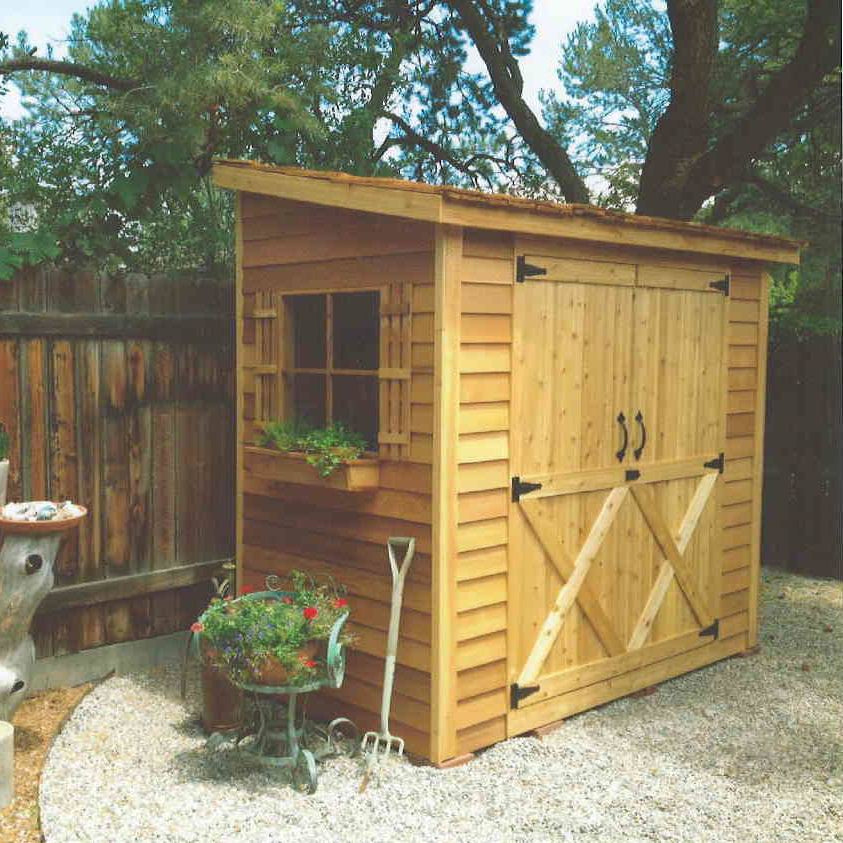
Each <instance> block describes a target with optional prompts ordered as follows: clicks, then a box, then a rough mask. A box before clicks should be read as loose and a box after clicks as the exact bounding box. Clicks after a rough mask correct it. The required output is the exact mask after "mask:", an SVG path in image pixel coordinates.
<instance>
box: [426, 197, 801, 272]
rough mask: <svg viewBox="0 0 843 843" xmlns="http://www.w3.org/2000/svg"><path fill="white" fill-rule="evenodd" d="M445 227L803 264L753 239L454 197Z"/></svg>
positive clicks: (445, 210)
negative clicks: (480, 203)
mask: <svg viewBox="0 0 843 843" xmlns="http://www.w3.org/2000/svg"><path fill="white" fill-rule="evenodd" d="M442 222H443V223H446V224H451V225H462V226H465V227H467V228H486V229H495V230H498V231H510V232H514V233H518V234H532V235H537V236H540V237H566V238H569V239H572V240H584V241H590V242H593V243H612V244H616V245H618V246H644V247H648V248H654V249H669V250H671V251H678V252H696V253H697V254H711V255H722V256H727V257H735V258H743V259H745V260H755V261H765V262H773V263H785V264H798V263H799V247H798V246H793V247H789V246H786V245H784V244H782V245H780V246H778V245H764V244H762V243H757V242H753V241H751V240H736V239H734V238H730V237H718V236H717V235H716V234H712V233H711V232H710V231H701V232H699V233H697V232H695V231H693V230H692V229H688V230H686V231H660V230H656V229H646V228H641V227H638V226H633V225H625V224H624V223H622V222H610V221H607V222H605V223H604V222H597V221H595V220H590V219H588V218H586V217H577V216H558V217H554V216H553V215H551V214H539V213H533V212H529V211H524V210H520V209H517V208H491V207H489V206H483V207H480V206H473V205H472V204H471V203H468V202H459V201H456V200H454V199H453V198H452V197H447V198H446V200H445V203H444V204H443V206H442Z"/></svg>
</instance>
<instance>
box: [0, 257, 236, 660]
mask: <svg viewBox="0 0 843 843" xmlns="http://www.w3.org/2000/svg"><path fill="white" fill-rule="evenodd" d="M232 309H233V293H232V285H231V284H230V283H223V282H219V281H215V280H213V279H208V278H200V277H196V276H190V277H184V278H172V277H156V276H152V277H147V276H145V275H137V274H129V275H121V274H109V275H106V274H102V273H96V272H90V271H85V272H71V271H67V270H57V269H37V270H30V271H26V272H22V273H20V274H19V275H18V276H17V277H16V278H15V279H14V280H13V281H12V282H2V281H0V421H3V422H4V423H5V424H6V427H7V428H8V430H9V433H10V434H11V441H12V453H11V473H10V489H9V499H10V500H14V499H21V498H24V499H43V498H51V499H57V500H59V499H65V498H71V499H72V500H74V501H77V502H79V503H82V504H84V505H85V506H87V507H88V509H89V513H90V514H89V517H88V519H87V520H86V522H85V523H84V525H83V526H82V528H81V529H80V531H79V533H78V535H74V536H72V537H71V538H70V539H69V540H68V541H67V542H66V544H65V546H64V548H63V550H62V552H61V555H60V557H59V561H58V562H57V572H56V573H57V577H56V588H55V589H54V590H53V591H52V592H51V593H50V594H49V595H48V597H47V599H46V600H45V601H44V603H43V604H42V609H41V611H40V612H39V615H38V617H37V619H36V630H35V638H36V644H37V647H38V653H39V656H45V655H60V654H62V653H66V652H74V651H77V650H82V649H87V648H91V647H96V646H99V645H102V644H111V643H117V642H122V641H129V640H135V639H140V638H145V637H149V636H152V635H161V634H165V633H169V632H173V631H176V630H179V629H184V628H185V627H186V626H187V625H188V624H189V623H190V621H191V619H193V618H195V616H196V613H197V611H198V610H200V609H201V607H202V606H203V605H204V603H205V602H207V600H208V597H209V595H210V589H209V585H208V580H209V578H210V575H211V574H212V573H213V572H215V571H216V570H217V569H218V568H219V565H220V562H221V561H222V560H225V559H227V558H230V557H231V556H232V555H233V547H234V541H233V535H234V517H233V500H234V498H233V491H232V488H233V463H234V456H233V454H234V452H233V447H234V413H233V384H232V379H233V371H234V366H233V341H232V321H233V320H232Z"/></svg>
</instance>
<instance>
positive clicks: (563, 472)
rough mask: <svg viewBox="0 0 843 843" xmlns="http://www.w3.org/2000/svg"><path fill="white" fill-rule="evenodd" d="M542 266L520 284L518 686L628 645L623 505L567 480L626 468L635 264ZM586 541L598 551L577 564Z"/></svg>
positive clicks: (514, 613)
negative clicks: (619, 618)
mask: <svg viewBox="0 0 843 843" xmlns="http://www.w3.org/2000/svg"><path fill="white" fill-rule="evenodd" d="M539 262H540V265H541V266H542V267H543V268H545V269H546V270H547V274H546V275H544V276H535V277H528V278H527V279H526V280H525V281H524V282H523V283H519V284H516V285H515V298H514V335H513V355H514V357H513V378H514V380H513V404H514V414H513V421H512V437H511V448H512V451H511V459H512V466H513V473H514V474H516V476H515V477H513V480H512V505H511V516H510V560H511V571H512V574H511V577H510V606H511V611H510V624H509V667H510V682H511V683H512V690H513V692H515V693H517V689H518V688H519V687H524V686H525V685H529V686H535V685H538V684H540V683H541V681H542V680H543V678H544V677H547V676H551V675H554V674H556V673H558V672H559V671H561V670H564V669H565V668H566V667H568V666H570V665H571V664H572V663H587V662H591V661H595V660H598V659H603V658H606V657H607V656H611V655H615V654H618V653H619V652H621V651H622V650H623V643H622V641H621V640H620V636H619V633H618V632H617V631H616V630H615V629H614V625H613V622H612V619H611V616H610V613H611V608H612V605H613V603H614V601H615V598H616V597H617V596H618V595H617V590H618V588H617V582H618V581H619V580H620V579H621V577H622V567H623V566H622V561H623V558H624V554H623V552H622V550H623V548H622V536H621V534H620V533H621V530H620V528H622V525H623V522H624V520H625V519H626V518H627V512H626V507H628V504H625V505H624V506H623V507H621V508H622V509H623V511H622V512H621V513H618V512H617V511H616V509H617V508H618V507H615V506H614V502H615V498H617V496H614V497H613V498H612V499H611V500H610V501H609V502H608V507H609V509H607V508H606V505H607V498H606V493H605V490H604V489H603V487H602V486H600V485H598V488H597V489H589V488H587V487H586V488H575V489H569V488H567V487H565V486H563V485H560V483H562V482H564V481H565V480H566V479H567V478H569V477H578V478H582V477H590V476H597V477H605V476H606V475H609V476H611V477H616V476H617V475H618V473H619V472H622V468H621V466H622V462H623V460H624V459H625V456H626V453H627V452H628V449H629V445H630V443H629V436H630V435H631V427H630V419H629V418H628V413H629V409H628V408H629V406H630V405H631V392H630V390H631V385H632V381H631V377H630V372H631V368H632V358H633V351H634V343H633V323H634V318H633V317H634V293H635V287H634V283H635V266H634V265H631V264H609V263H600V262H589V261H574V260H553V259H550V258H546V257H544V256H542V257H541V258H539V260H537V261H536V263H537V264H538V263H539ZM528 484H530V485H528ZM533 484H541V488H538V489H535V488H532V485H533ZM531 488H532V490H531V491H530V489H531ZM571 492H575V493H573V494H572V493H571ZM618 504H619V506H620V505H621V504H623V501H622V500H621V501H618ZM619 515H620V517H619ZM609 532H611V535H607V533H609ZM598 536H599V540H598ZM586 543H590V546H592V547H593V550H594V552H593V553H590V557H591V558H590V559H589V561H588V562H585V563H582V564H579V566H578V567H575V564H574V560H575V558H576V557H577V554H578V550H579V548H580V547H581V546H583V547H585V544H586ZM598 551H599V558H596V560H595V557H596V556H597V555H598V553H597V552H598ZM592 562H594V564H593V565H592V564H591V563H592ZM590 569H591V570H590ZM525 677H526V681H525ZM519 705H520V702H519V701H518V700H517V698H514V699H513V706H514V707H516V708H517V707H518V706H519ZM510 719H512V718H510ZM510 727H511V728H510V731H511V733H513V734H515V733H517V732H518V731H519V730H518V728H517V724H513V723H512V722H511V723H510Z"/></svg>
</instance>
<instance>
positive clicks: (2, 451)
mask: <svg viewBox="0 0 843 843" xmlns="http://www.w3.org/2000/svg"><path fill="white" fill-rule="evenodd" d="M8 458H9V434H8V433H7V432H6V426H5V425H4V424H3V422H0V462H2V461H3V460H5V459H8Z"/></svg>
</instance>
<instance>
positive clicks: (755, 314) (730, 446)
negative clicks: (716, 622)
mask: <svg viewBox="0 0 843 843" xmlns="http://www.w3.org/2000/svg"><path fill="white" fill-rule="evenodd" d="M763 284H764V282H763V280H762V275H761V272H760V270H757V269H754V268H744V267H737V268H735V269H733V271H732V277H731V289H730V296H729V305H728V308H729V309H728V318H729V323H728V393H727V401H726V471H725V474H724V481H725V484H724V488H723V491H722V494H721V497H720V505H721V519H722V529H723V533H722V536H723V558H722V569H721V589H720V592H721V593H720V618H721V623H723V622H724V621H726V620H731V621H732V622H733V623H735V622H741V627H742V629H744V630H748V643H749V644H750V645H752V644H753V643H754V635H755V632H754V628H753V627H754V624H755V622H756V618H757V599H758V596H757V593H756V589H757V568H758V566H759V565H760V560H759V558H758V548H759V544H760V543H759V536H760V503H761V502H760V499H759V497H760V483H758V482H757V477H756V469H757V468H758V467H759V466H758V463H757V461H758V459H759V458H760V456H761V454H762V453H763V441H762V437H761V428H760V426H759V424H758V422H759V414H760V415H761V416H762V417H763V408H764V396H763V389H764V381H765V379H764V371H765V367H766V355H767V348H766V336H767V330H766V325H765V324H764V323H765V321H766V296H767V295H768V291H766V290H765V289H764V288H763ZM754 580H755V582H754Z"/></svg>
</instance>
